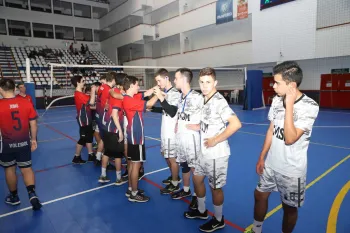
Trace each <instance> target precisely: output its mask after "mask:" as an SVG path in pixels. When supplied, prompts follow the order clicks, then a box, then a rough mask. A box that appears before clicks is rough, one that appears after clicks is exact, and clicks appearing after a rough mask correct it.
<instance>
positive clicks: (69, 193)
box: [0, 106, 350, 233]
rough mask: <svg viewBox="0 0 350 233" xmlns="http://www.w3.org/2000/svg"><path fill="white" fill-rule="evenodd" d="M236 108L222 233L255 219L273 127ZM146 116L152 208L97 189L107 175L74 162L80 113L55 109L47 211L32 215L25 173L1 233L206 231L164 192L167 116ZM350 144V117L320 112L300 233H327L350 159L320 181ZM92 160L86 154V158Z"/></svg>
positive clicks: (50, 116)
mask: <svg viewBox="0 0 350 233" xmlns="http://www.w3.org/2000/svg"><path fill="white" fill-rule="evenodd" d="M232 108H233V109H234V111H235V112H236V113H237V115H238V117H239V118H240V120H241V121H242V122H243V127H242V128H241V130H240V131H239V132H237V133H236V134H235V135H233V136H232V137H231V138H230V139H229V143H230V146H231V158H230V161H229V170H228V178H227V185H226V186H225V188H224V192H225V203H224V216H225V219H226V220H227V222H226V227H225V228H224V229H223V230H220V231H219V232H223V233H224V232H242V230H243V229H244V228H246V227H247V226H249V225H250V224H251V223H252V221H253V207H254V197H253V192H254V188H255V187H256V185H257V181H258V176H257V174H256V173H255V165H256V162H257V158H258V156H259V154H260V151H261V148H262V145H263V142H264V136H265V133H266V130H267V128H268V124H269V122H268V120H267V113H268V108H267V109H263V110H257V111H243V110H242V107H241V106H232ZM40 113H42V112H40ZM145 116H146V117H145V134H146V136H147V138H146V148H147V149H146V155H147V162H146V163H145V172H146V174H147V173H150V174H147V175H146V176H145V178H144V179H143V180H141V181H140V183H139V186H140V188H142V189H144V190H145V192H146V194H147V195H148V196H150V198H151V200H150V201H149V202H148V203H142V204H139V203H130V202H129V201H128V200H127V198H126V196H125V191H126V188H127V185H123V186H114V185H112V184H107V185H100V184H98V177H99V175H100V172H101V171H100V168H98V167H95V166H94V165H93V164H92V163H88V164H85V165H72V164H71V160H72V157H73V155H74V150H75V140H77V139H78V127H77V123H76V120H75V108H74V107H67V108H56V109H51V110H49V111H48V112H46V113H45V115H44V117H42V118H40V120H39V122H38V124H39V135H38V140H39V146H38V149H37V150H36V151H35V152H34V153H33V155H32V158H33V169H34V171H35V175H36V184H37V185H36V189H37V194H38V195H39V197H40V199H41V201H42V202H43V203H44V206H43V208H42V210H41V211H39V212H33V211H32V210H31V209H30V204H29V200H28V197H27V192H26V188H25V186H24V184H23V179H22V177H21V176H20V172H19V171H18V174H19V180H18V192H19V197H20V199H21V204H20V205H19V206H16V207H13V206H8V205H6V204H5V203H4V202H2V201H1V202H0V232H1V233H23V232H26V233H51V232H52V233H83V232H84V233H94V232H96V233H97V232H104V233H107V232H124V233H127V232H130V233H137V232H142V233H143V232H167V233H172V232H174V233H178V232H186V233H187V232H199V230H198V226H199V225H200V224H202V223H203V221H202V220H188V219H185V218H184V217H183V212H184V211H186V210H187V208H188V204H187V203H186V201H184V200H171V198H170V197H169V196H166V195H161V194H160V192H159V188H160V187H161V186H163V185H162V184H161V181H162V180H163V179H164V178H166V177H168V176H169V170H168V169H166V167H167V166H166V163H165V161H164V159H163V158H162V156H161V155H160V153H159V150H160V147H159V145H160V142H159V137H160V119H161V115H160V114H156V113H150V112H147V113H146V115H145ZM253 123H254V124H253ZM325 126H327V127H325ZM338 126H342V127H338ZM349 138H350V112H346V111H341V112H332V111H328V110H327V111H322V110H321V111H320V114H319V117H318V119H317V121H316V123H315V128H314V130H313V135H312V138H311V142H312V143H311V144H310V147H309V153H308V175H307V183H310V182H312V181H313V180H315V179H318V181H317V182H316V183H314V184H313V185H311V186H310V187H309V188H308V190H307V191H306V199H305V204H304V206H303V207H302V208H300V211H299V219H298V223H297V226H296V228H295V231H294V232H300V233H304V232H325V229H326V228H327V221H328V217H329V212H330V209H331V206H332V204H333V201H334V199H335V197H336V196H337V195H338V193H339V191H340V190H341V188H342V187H343V186H344V185H345V184H346V183H347V182H348V181H349V180H350V172H349V168H350V159H347V160H345V161H344V162H343V163H341V164H340V165H339V166H337V167H336V168H335V169H333V170H332V171H331V172H329V173H328V174H327V175H325V176H323V177H321V178H320V176H321V175H322V174H324V173H325V172H326V171H327V170H328V169H330V168H331V167H332V166H334V165H335V164H337V163H338V162H339V161H341V160H342V159H344V158H346V157H347V156H348V155H349V154H350V140H349ZM86 154H87V153H86V150H85V149H84V151H83V156H85V158H86V157H87V155H86ZM108 175H109V177H110V178H111V180H112V181H114V180H115V176H116V175H115V172H113V171H108ZM191 188H192V190H193V187H191ZM207 191H209V188H208V186H207ZM7 192H8V190H7V186H6V182H5V177H4V174H3V173H0V200H3V199H4V198H5V196H6V194H7ZM188 200H189V199H188ZM206 200H207V201H206V204H207V208H208V210H209V211H211V212H213V205H212V203H211V194H210V191H209V192H207V198H206ZM280 203H281V202H280V197H279V194H278V193H273V194H272V195H271V197H270V199H269V211H271V210H272V209H274V208H275V207H277V206H279V205H280ZM349 207H350V194H349V193H348V194H347V195H346V196H345V198H344V201H343V204H342V205H341V208H340V209H339V214H338V219H337V232H338V233H348V232H350V224H349V217H348V216H349V214H350V212H349V210H350V208H349ZM15 211H17V212H15ZM282 215H283V212H282V210H279V211H277V212H276V213H274V214H273V215H272V216H271V217H269V218H268V219H267V220H266V221H265V222H264V226H263V229H264V230H263V232H269V233H280V232H281V221H282ZM327 233H329V232H327Z"/></svg>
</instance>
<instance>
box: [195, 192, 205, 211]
mask: <svg viewBox="0 0 350 233" xmlns="http://www.w3.org/2000/svg"><path fill="white" fill-rule="evenodd" d="M197 200H198V210H199V212H201V213H202V214H203V213H204V212H205V196H204V197H197Z"/></svg>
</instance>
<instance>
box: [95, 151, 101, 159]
mask: <svg viewBox="0 0 350 233" xmlns="http://www.w3.org/2000/svg"><path fill="white" fill-rule="evenodd" d="M101 157H102V152H97V153H96V158H97V160H100V161H101Z"/></svg>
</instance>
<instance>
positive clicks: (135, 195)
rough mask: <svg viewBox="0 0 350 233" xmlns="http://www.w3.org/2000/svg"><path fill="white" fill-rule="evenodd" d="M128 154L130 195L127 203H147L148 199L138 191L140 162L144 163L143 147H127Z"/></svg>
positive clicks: (130, 145)
mask: <svg viewBox="0 0 350 233" xmlns="http://www.w3.org/2000/svg"><path fill="white" fill-rule="evenodd" d="M128 154H129V155H131V156H130V157H131V161H132V164H131V169H130V172H129V177H130V178H129V179H130V181H131V189H132V191H131V194H130V196H129V201H132V202H147V201H149V199H150V198H149V197H147V196H145V195H144V193H143V192H140V191H139V189H138V181H139V179H138V176H139V171H140V167H141V162H145V161H146V151H145V145H132V144H129V145H128Z"/></svg>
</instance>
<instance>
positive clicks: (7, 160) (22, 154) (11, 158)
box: [0, 147, 32, 168]
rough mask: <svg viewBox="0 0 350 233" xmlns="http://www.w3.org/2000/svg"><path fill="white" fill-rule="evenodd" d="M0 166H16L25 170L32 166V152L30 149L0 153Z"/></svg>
mask: <svg viewBox="0 0 350 233" xmlns="http://www.w3.org/2000/svg"><path fill="white" fill-rule="evenodd" d="M0 165H1V166H2V167H4V168H8V167H12V166H16V165H17V166H18V167H19V168H27V167H31V166H32V152H31V150H30V147H28V148H22V149H21V150H17V151H13V152H8V153H1V154H0Z"/></svg>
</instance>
